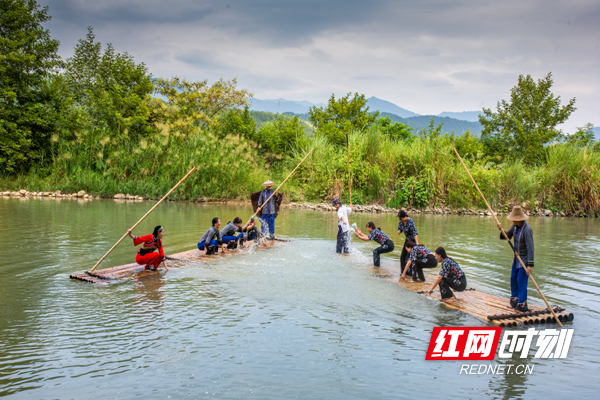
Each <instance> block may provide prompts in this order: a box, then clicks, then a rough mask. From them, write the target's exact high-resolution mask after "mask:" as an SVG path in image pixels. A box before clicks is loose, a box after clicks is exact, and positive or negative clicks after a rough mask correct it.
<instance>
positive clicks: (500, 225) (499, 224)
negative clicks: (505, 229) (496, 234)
mask: <svg viewBox="0 0 600 400" xmlns="http://www.w3.org/2000/svg"><path fill="white" fill-rule="evenodd" d="M497 226H498V230H499V231H501V230H502V224H501V223H500V222H498V225H497Z"/></svg>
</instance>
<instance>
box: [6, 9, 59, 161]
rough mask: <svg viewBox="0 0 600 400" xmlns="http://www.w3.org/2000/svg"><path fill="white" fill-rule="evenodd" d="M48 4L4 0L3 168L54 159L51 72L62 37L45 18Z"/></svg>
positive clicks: (54, 109) (54, 116)
mask: <svg viewBox="0 0 600 400" xmlns="http://www.w3.org/2000/svg"><path fill="white" fill-rule="evenodd" d="M49 20H50V16H49V15H48V7H43V8H40V6H39V5H38V4H37V2H36V1H35V0H0V170H1V171H4V172H7V173H14V172H17V171H24V170H27V169H28V168H29V167H30V166H31V165H32V164H33V163H35V162H39V163H40V164H44V163H45V161H46V160H49V159H50V157H49V154H48V149H49V148H50V146H49V144H50V136H51V135H52V132H53V130H54V127H55V121H56V114H57V113H60V110H57V109H56V108H55V106H56V103H55V102H54V99H53V98H52V94H53V91H52V90H51V88H50V87H49V86H51V78H52V76H53V75H54V74H55V73H56V68H57V67H59V66H60V57H59V56H58V53H57V51H58V46H59V42H58V41H57V40H54V39H51V38H50V32H49V31H48V30H47V29H44V28H43V27H42V23H44V22H47V21H49Z"/></svg>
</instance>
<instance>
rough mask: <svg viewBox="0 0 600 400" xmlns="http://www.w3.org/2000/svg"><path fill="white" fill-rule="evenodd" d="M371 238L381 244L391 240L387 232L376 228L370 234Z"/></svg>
mask: <svg viewBox="0 0 600 400" xmlns="http://www.w3.org/2000/svg"><path fill="white" fill-rule="evenodd" d="M369 240H373V241H375V242H377V243H379V244H384V243H385V242H387V241H388V240H390V238H389V236H388V235H386V234H385V233H383V232H381V231H380V230H379V229H377V228H375V229H373V231H372V232H371V233H370V234H369Z"/></svg>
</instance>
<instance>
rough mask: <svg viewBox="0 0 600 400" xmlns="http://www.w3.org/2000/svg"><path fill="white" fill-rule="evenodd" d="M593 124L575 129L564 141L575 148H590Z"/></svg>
mask: <svg viewBox="0 0 600 400" xmlns="http://www.w3.org/2000/svg"><path fill="white" fill-rule="evenodd" d="M594 139H595V137H594V124H590V123H588V124H586V125H585V126H582V127H579V128H577V131H575V133H574V134H572V135H568V136H566V137H565V141H566V142H567V143H569V144H574V145H576V146H577V147H592V146H593V145H594Z"/></svg>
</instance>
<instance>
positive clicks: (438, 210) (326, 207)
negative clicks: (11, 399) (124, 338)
mask: <svg viewBox="0 0 600 400" xmlns="http://www.w3.org/2000/svg"><path fill="white" fill-rule="evenodd" d="M0 195H2V196H3V197H41V198H48V199H79V200H93V199H107V200H109V199H113V200H115V201H143V200H158V198H148V197H145V196H140V195H132V194H129V193H127V194H123V193H117V194H115V195H114V196H108V195H94V194H89V193H86V191H85V190H79V191H77V192H73V193H63V192H61V191H60V190H55V191H53V192H48V191H46V192H37V191H28V190H26V189H21V190H18V191H10V190H7V191H2V190H0ZM172 201H179V202H189V203H221V204H222V203H228V204H234V203H238V204H245V203H246V202H244V201H243V200H239V199H226V200H222V199H212V198H208V197H199V198H197V199H195V200H191V201H190V200H172ZM521 206H522V207H523V209H524V211H525V214H527V215H529V216H539V217H573V218H600V213H592V212H588V213H586V212H584V211H579V212H575V213H569V212H553V211H552V210H548V209H543V208H540V207H536V208H535V209H533V208H532V207H530V206H529V204H528V203H523V204H521ZM282 207H283V208H290V209H303V210H313V211H323V212H330V211H335V208H334V207H333V205H331V204H330V203H310V202H291V201H285V200H284V203H283V204H282ZM352 207H353V209H354V212H356V213H373V214H377V213H397V212H398V211H400V210H401V209H402V210H405V211H407V212H408V213H412V214H439V215H444V214H446V215H450V214H456V215H479V216H481V217H491V216H492V214H491V213H490V211H489V210H483V209H476V208H464V207H462V208H451V207H444V206H441V207H402V208H394V207H386V206H382V205H379V204H372V205H353V206H352ZM495 214H496V215H498V216H501V215H505V214H508V211H502V210H496V211H495Z"/></svg>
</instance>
